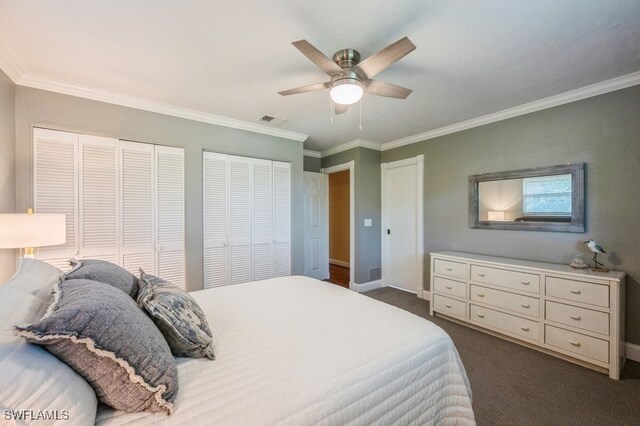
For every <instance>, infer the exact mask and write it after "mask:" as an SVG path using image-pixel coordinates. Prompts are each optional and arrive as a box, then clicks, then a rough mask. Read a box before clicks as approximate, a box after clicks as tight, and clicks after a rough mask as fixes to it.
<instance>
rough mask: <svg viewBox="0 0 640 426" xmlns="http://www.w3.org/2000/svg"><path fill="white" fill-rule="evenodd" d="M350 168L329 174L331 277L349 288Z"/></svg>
mask: <svg viewBox="0 0 640 426" xmlns="http://www.w3.org/2000/svg"><path fill="white" fill-rule="evenodd" d="M349 174H350V172H349V170H343V171H340V172H335V173H332V174H330V175H329V188H328V192H329V279H328V280H327V281H329V282H331V283H333V284H337V285H340V286H342V287H346V288H349V277H350V275H351V273H350V272H351V262H350V256H349V249H350V246H351V244H350V235H351V230H350V226H351V225H350V223H349V219H350V218H349V216H350V211H349V199H350V194H349V192H350V188H349V180H350V179H349Z"/></svg>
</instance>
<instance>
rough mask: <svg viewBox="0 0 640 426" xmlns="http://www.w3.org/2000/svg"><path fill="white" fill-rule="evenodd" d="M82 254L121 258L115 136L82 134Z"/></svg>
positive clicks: (82, 255) (80, 205)
mask: <svg viewBox="0 0 640 426" xmlns="http://www.w3.org/2000/svg"><path fill="white" fill-rule="evenodd" d="M79 142H80V144H79V148H80V150H79V159H78V166H79V191H78V196H79V208H80V211H79V219H80V220H79V230H80V231H79V233H78V240H79V243H80V257H81V258H84V259H102V260H106V261H109V262H114V263H118V262H119V242H118V232H117V226H118V210H119V209H118V195H117V194H118V177H117V172H118V157H117V155H116V145H117V142H118V141H117V140H116V139H110V138H103V137H99V136H88V135H80V136H79Z"/></svg>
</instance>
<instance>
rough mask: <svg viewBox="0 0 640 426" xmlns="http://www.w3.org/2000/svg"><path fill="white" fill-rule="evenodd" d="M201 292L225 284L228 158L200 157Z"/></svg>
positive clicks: (206, 153) (207, 155)
mask: <svg viewBox="0 0 640 426" xmlns="http://www.w3.org/2000/svg"><path fill="white" fill-rule="evenodd" d="M203 175H204V176H203V205H204V206H203V208H204V212H203V215H204V224H203V225H204V288H211V287H218V286H222V285H227V284H229V246H228V242H229V238H228V235H229V234H228V228H229V212H228V206H229V187H228V185H229V156H228V155H223V154H216V153H213V152H205V153H204V154H203Z"/></svg>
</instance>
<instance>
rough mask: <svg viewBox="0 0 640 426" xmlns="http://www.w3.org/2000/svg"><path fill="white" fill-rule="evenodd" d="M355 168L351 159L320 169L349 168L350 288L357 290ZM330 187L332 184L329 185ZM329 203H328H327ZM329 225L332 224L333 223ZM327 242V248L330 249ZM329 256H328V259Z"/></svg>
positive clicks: (329, 171) (336, 170) (342, 170)
mask: <svg viewBox="0 0 640 426" xmlns="http://www.w3.org/2000/svg"><path fill="white" fill-rule="evenodd" d="M355 168H356V162H355V161H353V160H351V161H349V162H348V163H343V164H338V165H335V166H331V167H324V168H322V169H321V170H320V171H321V172H322V173H324V174H327V175H330V174H333V173H338V172H344V171H346V170H349V289H350V290H355V288H354V286H355V278H354V277H355V266H356V264H355V252H356V250H355V238H356V237H355V236H356V227H355V225H356V224H355V217H356V214H355V206H356V202H355V199H356V197H355V190H356V184H355V182H356V177H355ZM327 188H330V185H329V186H327ZM327 196H329V189H327ZM327 205H328V204H327ZM328 223H329V226H331V223H330V222H328ZM329 226H328V227H327V233H329ZM327 242H328V243H329V244H331V241H330V240H329V238H327ZM329 244H327V250H328V249H329V248H328V246H329ZM328 258H329V256H328V257H327V259H328Z"/></svg>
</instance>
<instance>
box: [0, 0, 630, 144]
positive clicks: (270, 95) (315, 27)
mask: <svg viewBox="0 0 640 426" xmlns="http://www.w3.org/2000/svg"><path fill="white" fill-rule="evenodd" d="M405 35H406V36H408V37H409V38H410V39H411V40H412V41H413V42H414V44H415V45H416V46H417V50H415V51H414V52H412V53H411V54H409V55H408V56H407V57H405V58H404V59H402V60H401V61H400V62H398V63H396V64H395V65H394V66H392V67H391V68H389V69H388V70H386V71H384V72H383V73H381V74H379V75H378V76H377V77H376V79H379V80H384V81H388V82H390V83H394V84H398V85H401V86H405V87H408V88H411V89H413V93H412V94H411V95H410V96H409V98H408V99H407V100H404V101H402V100H396V99H389V98H382V97H376V96H367V95H365V97H364V99H363V112H362V114H363V131H359V130H358V109H357V108H351V110H350V111H349V112H348V113H347V114H345V115H341V116H338V117H336V118H335V120H334V123H333V125H331V124H330V123H329V96H328V93H327V92H326V91H325V92H318V93H307V94H300V95H295V96H289V97H281V96H280V95H278V94H277V92H278V91H280V90H284V89H289V88H292V87H296V86H301V85H304V84H310V83H316V82H320V81H326V80H328V78H327V76H326V75H324V74H323V72H322V71H320V70H319V69H318V68H316V67H315V65H313V64H312V63H311V62H310V61H309V60H308V59H306V58H305V57H304V56H303V55H302V54H301V53H300V52H298V51H297V50H296V49H295V48H294V47H293V46H292V45H291V42H292V41H294V40H299V39H302V38H304V39H307V40H308V41H310V42H311V43H312V44H314V45H315V46H316V47H318V48H319V49H320V50H321V51H323V52H324V53H325V54H326V55H327V56H331V55H332V54H333V53H334V52H335V51H336V50H338V49H341V48H346V47H350V48H355V49H357V50H359V51H360V53H361V55H362V56H363V57H367V56H369V55H371V54H373V53H375V52H376V51H378V50H379V49H381V48H383V47H385V46H386V45H388V44H390V43H392V42H394V41H396V40H397V39H399V38H401V37H403V36H405ZM0 46H2V47H4V48H5V50H6V51H7V52H8V54H9V55H10V56H11V57H12V58H13V60H14V61H15V63H16V64H17V65H18V66H19V67H20V69H21V70H22V71H23V72H24V73H25V74H28V75H31V76H37V77H43V78H47V79H51V80H56V81H59V82H64V83H69V84H73V85H77V86H82V87H86V88H90V89H96V90H100V91H106V92H111V93H120V94H126V95H129V96H133V97H139V98H144V99H148V100H153V101H157V102H163V103H166V104H171V105H176V106H180V107H184V108H189V109H194V110H198V111H202V112H207V113H212V114H217V115H221V116H225V117H230V118H234V119H239V120H245V121H249V122H252V123H259V118H260V117H262V116H263V115H265V114H268V115H274V116H278V117H284V118H287V119H288V121H287V122H286V123H284V124H282V125H281V126H279V128H281V129H283V130H291V131H296V132H301V133H305V134H308V135H310V138H309V139H308V140H307V142H305V148H306V149H312V150H324V149H327V148H330V147H333V146H336V145H339V144H341V143H344V142H346V141H351V140H354V139H365V140H370V141H374V142H379V143H383V142H388V141H392V140H396V139H399V138H403V137H406V136H410V135H414V134H417V133H422V132H426V131H429V130H432V129H437V128H440V127H443V126H447V125H450V124H453V123H457V122H460V121H463V120H468V119H471V118H474V117H478V116H481V115H485V114H489V113H493V112H496V111H500V110H504V109H507V108H510V107H514V106H517V105H521V104H524V103H527V102H531V101H534V100H538V99H542V98H545V97H548V96H552V95H555V94H558V93H563V92H567V91H569V90H573V89H576V88H580V87H583V86H587V85H590V84H594V83H598V82H601V81H604V80H608V79H612V78H615V77H618V76H622V75H626V74H630V73H632V72H636V71H639V70H640V2H639V1H638V0H591V1H587V0H561V1H560V0H535V1H532V0H491V1H482V2H480V1H469V0H454V1H445V0H441V1H425V0H396V1H389V0H366V1H365V0H359V1H348V0H341V1H338V0H324V1H313V2H312V1H304V0H299V1H295V0H281V1H264V0H234V1H226V2H222V1H206V0H200V1H197V0H181V1H176V0H110V1H86V0H56V1H48V0H26V1H15V0H0Z"/></svg>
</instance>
